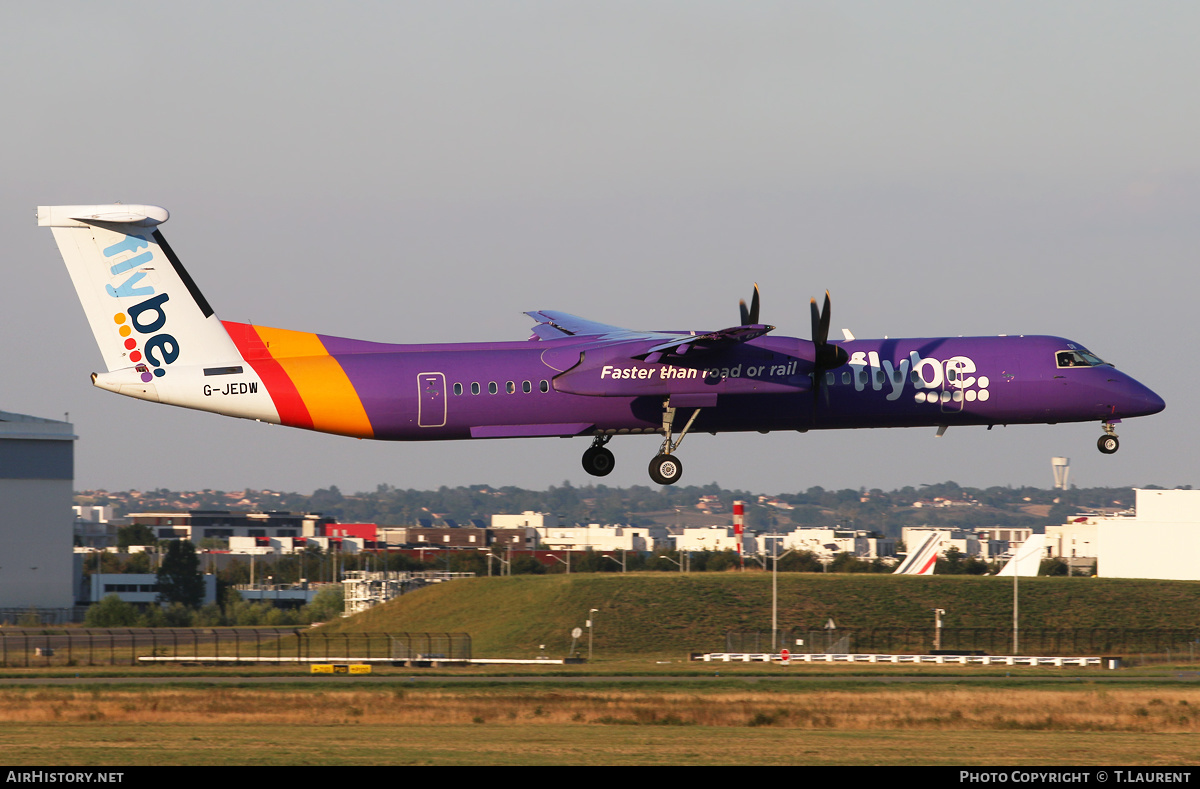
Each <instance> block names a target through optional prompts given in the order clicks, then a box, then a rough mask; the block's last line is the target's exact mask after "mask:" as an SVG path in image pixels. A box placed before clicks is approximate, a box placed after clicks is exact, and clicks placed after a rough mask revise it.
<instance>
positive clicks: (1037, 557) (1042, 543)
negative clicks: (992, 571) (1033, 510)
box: [996, 534, 1046, 576]
mask: <svg viewBox="0 0 1200 789" xmlns="http://www.w3.org/2000/svg"><path fill="white" fill-rule="evenodd" d="M1045 548H1046V535H1044V534H1031V535H1029V539H1028V540H1026V541H1025V542H1023V543H1021V544H1020V546H1018V547H1017V550H1016V553H1015V554H1014V555H1013V558H1011V559H1009V560H1008V564H1006V565H1004V569H1003V570H1001V571H1000V572H998V573H996V575H1013V574H1014V573H1018V574H1020V575H1025V576H1029V575H1037V574H1038V570H1039V569H1041V566H1042V557H1043V556H1044V554H1045Z"/></svg>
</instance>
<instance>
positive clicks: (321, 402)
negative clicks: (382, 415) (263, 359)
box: [254, 326, 375, 438]
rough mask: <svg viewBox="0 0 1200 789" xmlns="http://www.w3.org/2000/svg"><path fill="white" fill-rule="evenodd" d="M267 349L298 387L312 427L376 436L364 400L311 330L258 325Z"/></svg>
mask: <svg viewBox="0 0 1200 789" xmlns="http://www.w3.org/2000/svg"><path fill="white" fill-rule="evenodd" d="M254 328H255V330H256V331H257V332H258V336H259V337H260V338H262V341H263V344H264V345H266V348H267V352H268V353H270V354H271V357H272V358H274V359H275V361H276V362H278V363H279V366H280V367H282V368H283V371H284V372H285V373H287V376H288V378H290V379H291V381H292V383H293V384H295V386H296V391H298V392H299V393H300V398H301V399H302V400H303V401H304V405H305V407H306V408H307V409H308V413H309V415H310V416H311V417H312V425H313V430H320V431H321V432H323V433H337V434H339V435H343V436H355V437H357V438H374V437H375V431H374V429H373V428H372V427H371V420H370V419H368V418H367V412H366V409H364V408H363V404H362V400H361V399H360V398H359V396H358V392H356V391H355V389H354V385H353V384H352V383H350V379H349V378H348V377H347V376H346V371H345V370H343V369H342V365H341V364H339V363H338V360H337V359H335V358H333V357H332V356H330V355H329V352H328V351H326V350H325V346H324V345H323V344H322V343H321V340H320V338H318V337H317V335H315V334H312V333H311V332H298V331H290V330H288V329H272V328H268V327H266V326H255V327H254Z"/></svg>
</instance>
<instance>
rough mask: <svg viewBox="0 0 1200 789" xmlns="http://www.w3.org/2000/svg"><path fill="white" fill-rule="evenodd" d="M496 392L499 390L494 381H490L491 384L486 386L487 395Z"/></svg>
mask: <svg viewBox="0 0 1200 789" xmlns="http://www.w3.org/2000/svg"><path fill="white" fill-rule="evenodd" d="M498 391H500V390H499V389H498V388H497V387H496V382H495V381H492V382H491V383H489V384H488V394H496V392H498Z"/></svg>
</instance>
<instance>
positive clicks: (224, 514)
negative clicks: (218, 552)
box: [126, 510, 334, 542]
mask: <svg viewBox="0 0 1200 789" xmlns="http://www.w3.org/2000/svg"><path fill="white" fill-rule="evenodd" d="M126 520H127V521H128V522H129V524H130V525H135V526H148V527H149V528H150V529H152V530H153V531H154V536H155V537H156V538H157V539H160V540H191V541H192V542H199V541H200V540H203V539H206V538H217V539H228V538H230V537H316V536H318V535H319V534H324V529H325V527H326V526H327V525H328V524H331V523H333V522H334V519H333V518H326V517H325V516H323V515H320V514H303V513H296V512H231V511H229V510H182V511H172V512H134V513H130V514H129V516H128V517H127V518H126Z"/></svg>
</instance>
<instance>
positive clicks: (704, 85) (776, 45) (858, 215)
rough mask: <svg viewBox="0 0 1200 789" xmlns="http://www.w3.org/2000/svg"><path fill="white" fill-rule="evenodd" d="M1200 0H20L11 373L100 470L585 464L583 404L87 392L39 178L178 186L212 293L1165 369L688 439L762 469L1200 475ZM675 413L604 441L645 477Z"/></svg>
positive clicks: (360, 311) (325, 473)
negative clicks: (1198, 348)
mask: <svg viewBox="0 0 1200 789" xmlns="http://www.w3.org/2000/svg"><path fill="white" fill-rule="evenodd" d="M1197 30H1200V6H1198V5H1196V4H1193V3H1182V2H1160V3H1155V2H1149V3H1112V2H1100V1H1097V0H1088V1H1087V2H1044V1H1043V2H1036V3H1034V2H1010V3H992V4H978V3H971V4H967V3H946V2H940V3H934V2H796V1H794V0H793V1H792V2H779V3H774V2H757V3H736V4H735V3H731V2H698V1H697V0H689V1H688V2H648V1H647V0H639V2H618V1H616V0H605V2H596V3H589V2H571V3H563V2H445V1H443V2H438V3H429V2H380V3H367V2H359V3H312V2H295V1H293V2H286V3H283V2H280V3H253V2H251V3H245V2H238V3H223V2H209V3H203V4H186V5H185V4H179V3H151V2H147V3H129V2H119V1H117V2H110V3H103V4H82V3H69V2H40V3H26V4H9V5H7V6H6V7H5V23H4V25H3V27H2V28H0V99H2V101H3V105H2V106H3V107H4V108H5V112H4V117H5V120H4V122H3V126H0V135H2V136H0V139H2V140H3V148H2V152H0V164H2V166H3V169H2V171H0V172H2V174H3V178H2V179H0V233H2V237H3V239H4V240H5V249H6V254H5V256H4V265H3V272H4V274H3V276H4V278H5V282H4V285H3V287H0V331H2V335H0V336H2V337H3V341H2V342H0V357H2V358H0V363H2V364H3V369H4V371H5V372H4V374H3V376H2V377H0V409H2V410H8V411H16V412H21V413H31V414H35V415H39V416H47V417H55V418H61V416H62V414H63V413H64V412H70V418H71V420H72V421H73V422H74V423H75V426H76V432H77V433H78V434H79V436H80V440H79V442H78V445H77V449H76V487H78V488H90V487H107V488H154V487H168V488H176V489H179V488H205V487H212V488H222V489H238V488H241V487H245V486H249V487H253V488H273V489H284V490H296V491H301V492H309V491H311V490H312V489H314V488H316V487H325V486H328V485H330V484H336V485H338V486H339V487H341V488H342V489H343V490H349V491H353V490H368V489H373V488H374V487H375V486H376V485H378V484H380V483H386V484H389V485H395V486H399V487H417V488H426V487H437V486H440V485H450V486H454V485H460V484H470V483H488V484H492V485H508V484H514V485H521V486H524V487H530V488H545V487H546V486H548V485H550V484H560V483H561V482H562V481H563V480H564V479H569V480H571V481H572V483H575V484H583V483H587V482H591V481H594V478H592V477H589V476H587V475H586V474H585V473H584V472H583V470H582V468H581V467H580V464H579V457H580V455H581V454H582V452H583V450H584V449H586V447H587V446H588V441H587V440H586V439H576V440H574V441H566V440H562V439H524V440H511V441H490V442H487V441H475V442H446V443H428V444H425V443H414V444H390V443H381V442H368V441H355V440H352V439H346V438H339V437H332V436H324V435H319V434H314V433H307V432H304V431H297V430H292V429H288V428H282V427H274V426H267V425H262V424H255V423H251V422H245V421H240V420H231V419H227V418H223V417H219V416H215V415H212V414H204V413H197V412H190V411H184V410H181V409H175V408H169V407H164V406H157V405H151V404H148V403H144V402H140V401H135V400H131V399H127V398H122V397H119V396H116V395H112V394H109V393H107V392H103V391H100V390H98V389H94V388H93V387H91V385H90V380H89V374H90V373H91V372H92V371H93V370H98V369H102V362H101V358H100V354H99V351H98V350H97V349H96V347H95V343H94V341H93V339H92V336H91V333H90V331H89V330H88V327H87V323H86V321H85V319H84V316H83V312H82V310H81V308H80V307H79V304H78V302H77V300H76V298H75V295H74V291H73V289H72V287H71V284H70V280H69V279H68V277H67V273H66V269H65V267H64V266H63V264H62V261H61V259H60V257H59V255H58V252H57V249H56V248H55V245H54V242H53V239H52V237H51V234H50V232H49V231H48V230H46V229H44V228H38V227H37V226H36V222H35V219H34V214H33V208H34V207H35V206H37V205H39V204H43V205H45V204H50V205H53V204H73V203H106V202H113V201H122V202H127V203H150V204H156V205H161V206H165V207H166V208H168V209H169V210H170V211H171V215H172V218H171V220H170V222H168V223H167V224H166V225H165V226H164V228H163V231H164V235H165V236H166V237H167V238H168V239H169V240H170V242H171V245H172V247H174V249H175V251H176V252H177V253H178V254H179V256H180V258H181V259H182V260H183V262H184V264H185V265H186V266H187V267H188V269H189V271H190V272H191V273H192V275H193V277H194V278H195V280H196V281H197V283H198V284H199V286H200V287H201V289H202V290H203V291H204V293H205V295H206V296H207V297H208V300H209V301H210V302H211V303H212V305H213V306H214V308H215V309H216V310H217V313H218V315H220V316H221V317H222V318H225V319H227V320H248V321H253V322H255V323H257V324H260V325H268V326H279V327H284V328H294V329H300V330H307V331H317V332H321V333H326V334H334V335H341V336H349V337H356V338H360V339H373V340H382V341H392V342H409V341H411V342H431V341H432V342H438V341H470V340H504V339H513V340H520V339H524V338H526V337H528V336H529V328H530V326H531V323H530V321H529V320H528V319H527V318H526V317H525V316H524V315H522V314H521V313H522V312H523V311H525V310H531V309H558V310H565V311H567V312H572V313H575V314H578V315H582V316H585V317H589V318H592V319H595V320H599V321H603V322H606V323H613V324H618V325H625V326H629V327H630V328H638V329H656V328H667V329H684V328H706V329H711V328H717V327H719V326H724V325H729V324H731V323H734V322H735V320H736V316H737V301H738V299H739V298H742V297H746V296H748V295H749V293H750V290H751V288H752V285H753V283H754V282H756V281H757V282H758V283H759V284H760V285H761V287H762V289H763V312H762V319H763V320H764V321H766V322H769V323H772V324H775V325H777V326H778V327H779V332H780V333H783V334H789V335H793V336H807V334H808V331H809V326H808V323H809V318H808V304H807V302H808V299H809V298H810V297H811V296H817V295H820V294H821V293H822V292H823V291H824V290H825V289H826V288H828V289H829V290H830V291H831V292H832V294H833V305H834V307H833V325H834V334H835V335H839V334H840V331H839V329H840V328H841V327H843V326H845V327H848V328H850V329H851V330H852V331H853V332H854V333H855V334H856V335H857V336H858V337H875V336H881V335H884V334H887V335H890V336H893V337H896V336H936V335H958V334H968V335H969V334H998V333H1009V334H1020V333H1038V334H1059V335H1064V336H1067V337H1070V338H1072V339H1074V340H1077V341H1079V342H1081V343H1083V344H1085V345H1087V346H1088V347H1090V348H1091V349H1092V350H1093V351H1094V352H1096V353H1097V354H1099V355H1100V356H1102V357H1103V358H1105V359H1107V360H1109V361H1111V362H1113V363H1115V364H1116V365H1117V366H1118V367H1120V368H1121V369H1123V370H1125V371H1127V372H1129V373H1131V374H1132V375H1133V376H1135V377H1136V378H1138V379H1139V380H1141V381H1142V382H1143V383H1145V384H1147V385H1148V386H1150V387H1151V388H1152V389H1154V390H1155V391H1157V392H1158V393H1159V394H1160V395H1161V396H1162V397H1163V398H1164V399H1165V400H1166V402H1167V410H1166V411H1165V412H1163V413H1161V414H1159V415H1156V416H1153V417H1149V418H1144V419H1137V420H1131V421H1129V422H1126V423H1124V424H1123V425H1121V426H1120V428H1119V433H1120V435H1121V438H1122V446H1121V451H1120V452H1119V453H1117V454H1116V455H1113V456H1102V455H1100V453H1099V452H1097V451H1096V448H1095V441H1096V438H1097V437H1098V436H1099V435H1100V434H1101V431H1100V428H1099V425H1097V424H1091V423H1089V424H1083V425H1057V426H1022V427H1010V428H1007V429H1002V428H996V429H995V430H993V431H990V432H988V431H986V430H985V429H984V428H961V429H951V430H950V431H949V432H948V433H947V434H946V436H945V437H943V438H941V439H935V438H934V429H933V428H928V429H924V428H919V429H907V430H870V431H840V432H828V433H809V434H806V435H800V434H796V433H792V434H772V435H769V436H762V435H758V434H750V435H732V434H731V435H721V436H717V437H712V436H708V435H697V436H692V437H689V438H688V440H687V442H685V444H684V445H683V447H682V448H681V451H680V457H681V459H682V460H683V463H684V465H685V472H684V483H685V484H686V483H695V484H705V483H709V482H714V481H715V482H718V483H720V484H721V485H724V486H727V487H741V488H747V489H751V490H754V491H762V492H783V491H794V490H798V489H805V488H808V487H809V486H811V485H822V486H825V487H844V486H855V487H857V486H859V485H866V486H868V487H882V488H892V487H897V486H901V485H906V484H914V485H915V484H920V483H922V482H931V483H932V482H940V481H944V480H947V479H953V480H955V481H957V482H959V483H960V484H964V485H980V486H984V485H993V484H1001V485H1003V484H1036V485H1040V486H1048V485H1049V484H1050V482H1051V479H1052V478H1051V472H1050V457H1051V456H1052V455H1066V456H1068V457H1070V458H1071V462H1072V481H1073V482H1075V483H1077V484H1079V485H1081V486H1092V485H1125V484H1133V485H1141V484H1147V483H1155V484H1161V485H1175V484H1200V480H1198V479H1197V473H1196V465H1195V458H1196V450H1195V441H1194V440H1192V439H1189V438H1188V436H1197V435H1198V434H1200V416H1198V415H1197V413H1196V412H1195V409H1193V408H1192V405H1193V403H1194V400H1195V395H1194V393H1195V392H1196V390H1197V388H1198V385H1200V376H1198V374H1197V370H1196V365H1194V364H1192V363H1190V362H1187V358H1189V355H1190V352H1191V351H1192V350H1193V349H1194V347H1195V341H1196V339H1197V338H1196V334H1197V332H1196V325H1197V318H1196V317H1195V308H1194V304H1193V303H1194V301H1195V298H1196V294H1197V290H1198V288H1197V284H1198V282H1200V274H1198V273H1197V263H1198V262H1200V260H1198V257H1200V255H1198V252H1200V217H1198V214H1200V145H1197V140H1200V102H1197V100H1196V96H1197V95H1200V84H1198V83H1200V48H1197V46H1196V44H1195V34H1196V31H1197ZM657 443H658V439H655V438H651V437H626V438H624V439H617V440H616V441H614V442H613V443H612V444H611V445H610V448H612V449H613V450H614V452H615V453H616V456H617V469H616V471H615V472H614V473H613V474H612V475H611V476H609V477H607V478H605V480H604V482H605V483H608V484H614V485H630V484H650V483H649V480H648V478H647V476H646V464H647V463H648V461H649V460H650V458H651V457H652V456H653V454H654V453H655V451H656V449H657Z"/></svg>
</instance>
